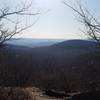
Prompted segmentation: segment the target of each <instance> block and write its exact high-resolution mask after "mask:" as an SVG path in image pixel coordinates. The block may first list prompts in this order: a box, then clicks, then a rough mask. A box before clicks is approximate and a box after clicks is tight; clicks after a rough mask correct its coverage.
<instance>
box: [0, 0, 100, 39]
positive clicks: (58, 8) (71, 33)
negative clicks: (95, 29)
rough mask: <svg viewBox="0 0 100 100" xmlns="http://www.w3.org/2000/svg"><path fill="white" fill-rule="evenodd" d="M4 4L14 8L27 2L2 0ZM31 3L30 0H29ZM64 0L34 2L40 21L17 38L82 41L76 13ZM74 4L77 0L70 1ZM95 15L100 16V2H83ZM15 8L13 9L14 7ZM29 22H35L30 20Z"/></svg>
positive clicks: (37, 0)
mask: <svg viewBox="0 0 100 100" xmlns="http://www.w3.org/2000/svg"><path fill="white" fill-rule="evenodd" d="M1 1H2V2H3V4H5V5H10V6H12V5H13V6H14V5H16V4H17V3H19V2H21V3H23V2H24V1H25V0H22V1H21V0H19V1H18V0H1ZM27 1H29V0H27ZM62 1H63V0H33V1H32V2H33V5H32V6H33V8H36V9H38V10H39V11H40V12H41V14H40V15H37V16H34V18H33V19H34V20H36V19H38V20H37V22H36V23H35V25H34V26H32V27H31V28H30V29H28V30H26V31H24V34H21V35H17V36H16V37H22V38H46V39H82V38H84V36H82V35H81V34H80V31H79V28H81V26H80V23H79V22H77V20H76V16H75V13H74V12H73V11H72V10H71V9H70V8H68V7H67V6H65V5H64V4H63V3H62ZM66 1H68V0H66ZM69 1H71V2H72V3H74V2H76V0H69ZM82 3H83V5H85V6H86V7H87V8H88V9H89V10H90V11H91V12H92V13H93V14H95V15H96V16H99V10H100V6H99V4H100V0H82ZM12 8H13V7H12ZM30 19H31V18H30ZM30 19H29V21H30V22H31V21H34V20H30Z"/></svg>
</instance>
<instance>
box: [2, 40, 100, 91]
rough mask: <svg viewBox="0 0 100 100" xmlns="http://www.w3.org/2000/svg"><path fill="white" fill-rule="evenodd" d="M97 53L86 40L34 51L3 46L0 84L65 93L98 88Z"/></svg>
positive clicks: (43, 47) (97, 49) (99, 62)
mask: <svg viewBox="0 0 100 100" xmlns="http://www.w3.org/2000/svg"><path fill="white" fill-rule="evenodd" d="M99 54H100V49H99V47H98V45H97V43H96V42H93V41H86V40H68V41H64V42H60V43H55V44H53V45H49V46H42V47H35V48H30V47H26V46H15V45H7V46H5V47H3V48H2V49H0V61H1V64H0V74H1V75H0V84H3V85H7V86H9V85H12V86H27V85H28V86H29V85H32V86H36V87H39V88H41V89H56V90H65V91H85V90H92V89H99V88H100V86H99V83H100V82H99V81H100V78H99V76H100V74H99V73H100V68H99V65H100V55H99Z"/></svg>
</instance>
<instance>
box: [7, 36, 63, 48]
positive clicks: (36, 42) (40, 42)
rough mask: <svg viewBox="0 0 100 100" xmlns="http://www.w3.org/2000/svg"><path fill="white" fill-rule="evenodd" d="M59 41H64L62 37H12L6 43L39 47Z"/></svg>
mask: <svg viewBox="0 0 100 100" xmlns="http://www.w3.org/2000/svg"><path fill="white" fill-rule="evenodd" d="M61 41H64V39H32V38H19V39H14V38H13V39H11V40H9V41H7V42H6V43H8V44H13V45H18V46H27V47H32V48H33V47H40V46H50V45H53V44H55V43H58V42H61Z"/></svg>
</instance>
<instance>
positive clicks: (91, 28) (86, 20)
mask: <svg viewBox="0 0 100 100" xmlns="http://www.w3.org/2000/svg"><path fill="white" fill-rule="evenodd" d="M64 4H65V5H66V6H68V7H69V8H71V9H72V10H73V11H74V12H75V13H76V14H77V15H78V21H79V22H80V23H82V25H83V26H84V28H85V30H84V31H83V30H82V32H83V33H84V34H85V35H87V36H88V38H91V39H93V40H96V42H97V43H98V44H99V45H100V21H99V19H97V18H96V17H95V16H94V15H93V14H91V13H90V11H89V10H88V9H86V8H85V7H84V6H83V5H82V3H81V1H77V2H76V4H75V5H74V4H70V3H68V2H67V0H65V1H64Z"/></svg>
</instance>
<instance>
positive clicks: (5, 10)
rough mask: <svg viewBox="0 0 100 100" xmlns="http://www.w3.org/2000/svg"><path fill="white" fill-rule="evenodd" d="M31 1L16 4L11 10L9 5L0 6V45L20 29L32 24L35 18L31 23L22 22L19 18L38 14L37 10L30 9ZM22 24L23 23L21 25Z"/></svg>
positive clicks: (22, 29)
mask: <svg viewBox="0 0 100 100" xmlns="http://www.w3.org/2000/svg"><path fill="white" fill-rule="evenodd" d="M31 7H32V2H30V3H29V1H27V2H25V3H23V4H22V5H21V6H18V5H17V6H16V7H15V8H13V10H11V7H7V6H4V7H1V8H0V45H2V44H4V43H5V42H6V41H7V40H10V39H11V38H12V37H13V36H14V35H16V34H19V33H21V32H22V31H24V30H26V29H28V28H30V27H31V26H33V25H34V24H35V23H36V21H37V20H35V21H33V22H32V23H30V24H29V23H27V22H26V23H27V24H26V23H25V20H24V23H23V21H21V20H19V19H21V18H22V19H23V17H24V18H25V17H26V16H31V17H33V16H35V15H39V14H40V13H39V11H34V9H33V10H32V9H31ZM8 23H9V24H8ZM23 24H24V25H23Z"/></svg>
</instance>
